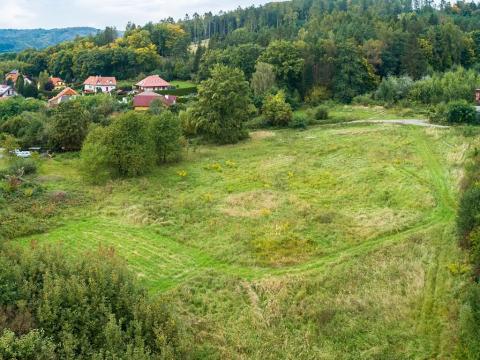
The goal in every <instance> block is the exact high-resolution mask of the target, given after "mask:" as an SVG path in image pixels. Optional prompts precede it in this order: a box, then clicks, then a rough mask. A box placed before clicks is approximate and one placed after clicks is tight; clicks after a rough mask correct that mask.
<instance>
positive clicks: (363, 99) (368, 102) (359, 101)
mask: <svg viewBox="0 0 480 360" xmlns="http://www.w3.org/2000/svg"><path fill="white" fill-rule="evenodd" d="M352 104H354V105H363V106H373V105H379V104H380V102H379V101H378V100H375V99H374V98H373V95H372V94H363V95H358V96H355V97H354V98H353V99H352Z"/></svg>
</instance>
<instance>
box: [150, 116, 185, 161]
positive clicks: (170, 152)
mask: <svg viewBox="0 0 480 360" xmlns="http://www.w3.org/2000/svg"><path fill="white" fill-rule="evenodd" d="M150 134H151V136H152V137H153V141H154V143H155V149H156V154H157V161H158V162H160V163H165V162H167V161H172V160H177V159H178V158H179V157H180V151H181V149H182V146H181V143H180V139H181V136H182V126H181V124H180V121H179V119H178V116H176V115H175V114H173V113H171V112H170V111H164V112H162V113H161V114H160V115H156V116H152V118H151V120H150Z"/></svg>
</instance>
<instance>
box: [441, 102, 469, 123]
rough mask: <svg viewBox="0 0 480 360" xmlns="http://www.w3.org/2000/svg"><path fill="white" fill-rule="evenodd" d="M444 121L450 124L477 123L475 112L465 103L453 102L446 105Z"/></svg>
mask: <svg viewBox="0 0 480 360" xmlns="http://www.w3.org/2000/svg"><path fill="white" fill-rule="evenodd" d="M446 120H447V122H448V123H450V124H460V123H463V124H473V123H476V122H477V111H476V110H475V108H474V107H473V106H471V105H470V104H468V103H467V102H466V101H454V102H451V103H449V104H448V108H447V113H446Z"/></svg>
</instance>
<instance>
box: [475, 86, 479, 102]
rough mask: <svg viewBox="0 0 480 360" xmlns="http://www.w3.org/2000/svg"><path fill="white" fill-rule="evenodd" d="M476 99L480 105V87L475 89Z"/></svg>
mask: <svg viewBox="0 0 480 360" xmlns="http://www.w3.org/2000/svg"><path fill="white" fill-rule="evenodd" d="M475 101H476V102H477V104H478V105H480V89H477V90H475Z"/></svg>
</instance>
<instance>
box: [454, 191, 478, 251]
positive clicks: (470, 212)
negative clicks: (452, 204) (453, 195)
mask: <svg viewBox="0 0 480 360" xmlns="http://www.w3.org/2000/svg"><path fill="white" fill-rule="evenodd" d="M479 215H480V186H473V187H471V188H469V189H467V190H466V191H465V192H464V193H463V195H462V197H461V198H460V204H459V207H458V212H457V231H458V234H459V236H460V239H461V243H462V245H463V246H470V243H469V241H468V235H469V234H470V232H471V231H472V230H473V229H475V227H477V226H479V225H480V217H479Z"/></svg>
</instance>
